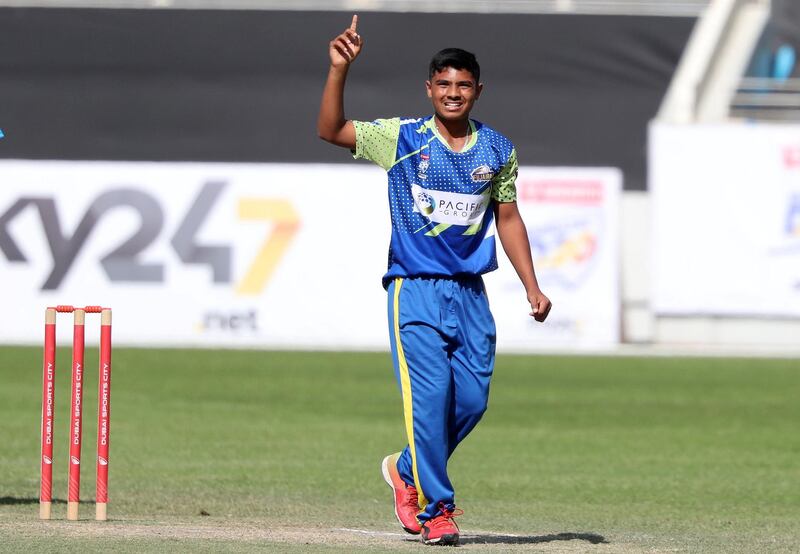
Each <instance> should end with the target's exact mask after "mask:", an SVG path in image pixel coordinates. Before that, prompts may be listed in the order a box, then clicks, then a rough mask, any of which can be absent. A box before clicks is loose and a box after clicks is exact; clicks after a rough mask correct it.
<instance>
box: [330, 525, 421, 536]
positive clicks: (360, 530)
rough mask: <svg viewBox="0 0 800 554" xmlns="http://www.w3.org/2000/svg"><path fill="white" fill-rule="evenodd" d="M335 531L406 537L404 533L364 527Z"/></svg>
mask: <svg viewBox="0 0 800 554" xmlns="http://www.w3.org/2000/svg"><path fill="white" fill-rule="evenodd" d="M336 531H345V532H346V533H357V534H359V535H369V536H373V537H407V536H408V535H406V534H405V533H389V532H388V531H367V530H366V529H347V528H344V527H342V528H339V529H336Z"/></svg>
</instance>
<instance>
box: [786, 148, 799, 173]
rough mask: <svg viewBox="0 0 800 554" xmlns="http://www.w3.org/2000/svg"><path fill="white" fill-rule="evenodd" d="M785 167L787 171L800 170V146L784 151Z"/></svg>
mask: <svg viewBox="0 0 800 554" xmlns="http://www.w3.org/2000/svg"><path fill="white" fill-rule="evenodd" d="M783 165H784V166H785V167H786V168H787V169H796V168H800V146H787V147H785V148H784V149H783Z"/></svg>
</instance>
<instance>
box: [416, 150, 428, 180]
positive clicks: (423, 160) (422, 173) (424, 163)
mask: <svg viewBox="0 0 800 554" xmlns="http://www.w3.org/2000/svg"><path fill="white" fill-rule="evenodd" d="M419 157H420V162H419V165H417V177H419V178H420V179H421V180H423V181H424V180H425V179H427V178H428V174H427V172H428V168H429V167H430V165H431V162H430V155H428V154H420V155H419Z"/></svg>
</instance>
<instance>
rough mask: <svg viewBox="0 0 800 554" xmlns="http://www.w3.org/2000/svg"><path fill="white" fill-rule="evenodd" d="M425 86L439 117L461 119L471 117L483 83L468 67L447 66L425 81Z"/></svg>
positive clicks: (451, 119)
mask: <svg viewBox="0 0 800 554" xmlns="http://www.w3.org/2000/svg"><path fill="white" fill-rule="evenodd" d="M425 88H426V89H427V90H428V98H430V99H431V102H432V103H433V109H434V110H435V112H436V115H437V117H438V118H439V119H441V120H443V121H459V120H465V119H467V118H469V113H470V111H471V110H472V106H474V105H475V101H476V100H477V99H478V97H479V96H480V94H481V90H482V89H483V85H482V84H481V83H478V82H476V80H475V76H474V75H472V73H470V72H469V71H467V70H466V69H454V68H452V67H445V68H444V69H442V70H441V71H437V72H435V73H434V74H433V76H432V77H431V79H430V81H425Z"/></svg>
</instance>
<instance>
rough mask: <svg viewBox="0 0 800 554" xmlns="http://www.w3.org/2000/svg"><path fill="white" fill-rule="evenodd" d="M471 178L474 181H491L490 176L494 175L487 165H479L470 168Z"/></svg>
mask: <svg viewBox="0 0 800 554" xmlns="http://www.w3.org/2000/svg"><path fill="white" fill-rule="evenodd" d="M470 175H472V180H473V181H475V182H476V183H485V182H486V181H491V180H492V177H494V171H492V168H491V167H489V166H488V165H480V166H478V167H476V168H475V169H473V170H472V173H470Z"/></svg>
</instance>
